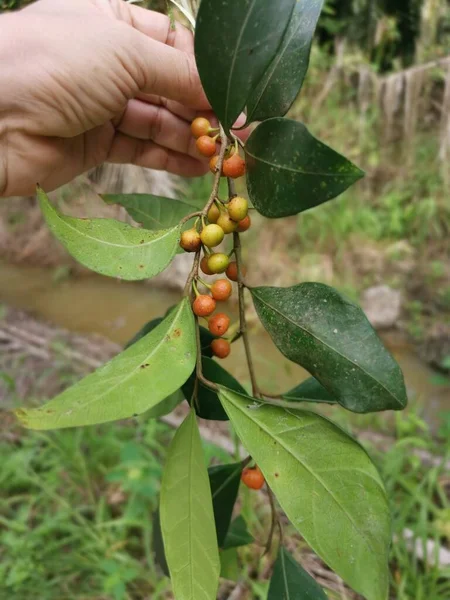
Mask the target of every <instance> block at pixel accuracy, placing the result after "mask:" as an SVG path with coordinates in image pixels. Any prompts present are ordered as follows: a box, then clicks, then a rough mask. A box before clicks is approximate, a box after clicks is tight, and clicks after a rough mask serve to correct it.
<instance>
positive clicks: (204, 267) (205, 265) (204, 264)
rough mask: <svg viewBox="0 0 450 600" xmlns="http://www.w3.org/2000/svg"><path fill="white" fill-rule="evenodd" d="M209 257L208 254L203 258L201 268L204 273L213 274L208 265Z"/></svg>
mask: <svg viewBox="0 0 450 600" xmlns="http://www.w3.org/2000/svg"><path fill="white" fill-rule="evenodd" d="M208 258H209V256H206V255H205V256H204V257H203V258H202V260H201V261H200V269H201V270H202V271H203V273H204V274H205V275H213V272H212V271H211V269H210V268H209V267H208Z"/></svg>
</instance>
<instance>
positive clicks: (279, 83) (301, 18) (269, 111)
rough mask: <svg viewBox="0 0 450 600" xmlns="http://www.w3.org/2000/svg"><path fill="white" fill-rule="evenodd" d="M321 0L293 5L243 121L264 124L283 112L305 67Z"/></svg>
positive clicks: (300, 79) (291, 100)
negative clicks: (285, 27)
mask: <svg viewBox="0 0 450 600" xmlns="http://www.w3.org/2000/svg"><path fill="white" fill-rule="evenodd" d="M322 5H323V0H302V1H301V2H297V3H296V5H295V8H294V12H293V14H292V18H291V21H290V23H289V26H288V28H287V29H286V32H285V34H284V38H283V41H282V43H281V46H280V47H279V49H278V52H277V54H276V56H275V58H274V59H273V61H272V62H271V64H270V66H269V68H268V69H267V70H266V72H265V73H264V76H263V78H262V80H261V81H260V82H259V84H258V85H257V87H256V89H255V91H254V92H253V93H252V95H251V96H250V98H249V100H248V103H247V121H248V122H249V123H251V122H252V121H264V120H265V119H269V118H270V117H281V116H283V115H285V114H286V113H287V111H288V110H289V108H290V106H291V104H292V103H293V102H294V100H295V99H296V97H297V94H298V93H299V91H300V89H301V87H302V84H303V79H304V78H305V75H306V71H307V70H308V65H309V54H310V51H311V43H312V38H313V35H314V31H315V29H316V24H317V20H318V18H319V15H320V11H321V10H322Z"/></svg>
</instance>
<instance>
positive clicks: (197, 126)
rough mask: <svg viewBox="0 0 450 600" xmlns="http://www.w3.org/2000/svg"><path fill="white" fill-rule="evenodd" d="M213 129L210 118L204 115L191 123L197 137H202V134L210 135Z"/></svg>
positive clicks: (193, 133) (192, 130)
mask: <svg viewBox="0 0 450 600" xmlns="http://www.w3.org/2000/svg"><path fill="white" fill-rule="evenodd" d="M210 129H211V123H210V122H209V121H208V119H205V118H203V117H197V118H196V119H194V120H193V121H192V123H191V132H192V135H193V136H194V137H195V138H199V137H202V135H208V133H209V131H210Z"/></svg>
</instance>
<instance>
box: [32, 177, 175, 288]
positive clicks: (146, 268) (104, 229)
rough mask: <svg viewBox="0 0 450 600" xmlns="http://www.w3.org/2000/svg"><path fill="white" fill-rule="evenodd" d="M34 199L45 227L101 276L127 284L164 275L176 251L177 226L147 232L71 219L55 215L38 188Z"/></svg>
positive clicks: (109, 222) (108, 221) (110, 222)
mask: <svg viewBox="0 0 450 600" xmlns="http://www.w3.org/2000/svg"><path fill="white" fill-rule="evenodd" d="M38 197H39V202H40V205H41V209H42V213H43V215H44V217H45V220H46V221H47V225H48V226H49V228H50V229H51V231H52V232H53V234H54V235H55V236H56V237H57V238H58V240H59V241H60V242H61V243H62V244H63V246H64V247H65V248H66V250H67V251H68V252H69V253H70V254H71V255H72V256H73V257H74V258H76V259H77V261H78V262H80V263H81V264H83V265H85V266H86V267H89V269H91V270H92V271H96V272H97V273H101V274H102V275H109V276H110V277H120V278H121V279H127V280H137V279H146V278H148V277H154V276H155V275H157V274H158V273H161V271H164V269H165V268H166V267H167V266H168V265H169V263H170V262H171V261H172V259H173V257H174V256H175V254H176V252H177V250H178V242H179V240H180V231H181V228H180V225H178V224H177V225H175V226H174V227H172V228H171V229H164V230H160V231H147V230H145V229H135V228H134V227H130V226H129V225H127V224H125V223H121V222H119V221H116V220H114V219H75V218H73V217H66V216H64V215H61V214H60V213H58V212H57V211H56V209H55V208H53V207H52V205H51V204H50V202H49V201H48V198H47V196H46V194H45V192H44V191H43V190H42V189H40V188H38Z"/></svg>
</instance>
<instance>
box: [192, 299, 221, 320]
mask: <svg viewBox="0 0 450 600" xmlns="http://www.w3.org/2000/svg"><path fill="white" fill-rule="evenodd" d="M192 310H193V311H194V314H195V315H197V317H209V315H212V313H213V312H214V311H215V310H216V301H215V300H214V298H211V296H207V295H206V294H200V295H199V296H197V298H196V299H195V300H194V303H193V304H192Z"/></svg>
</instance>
